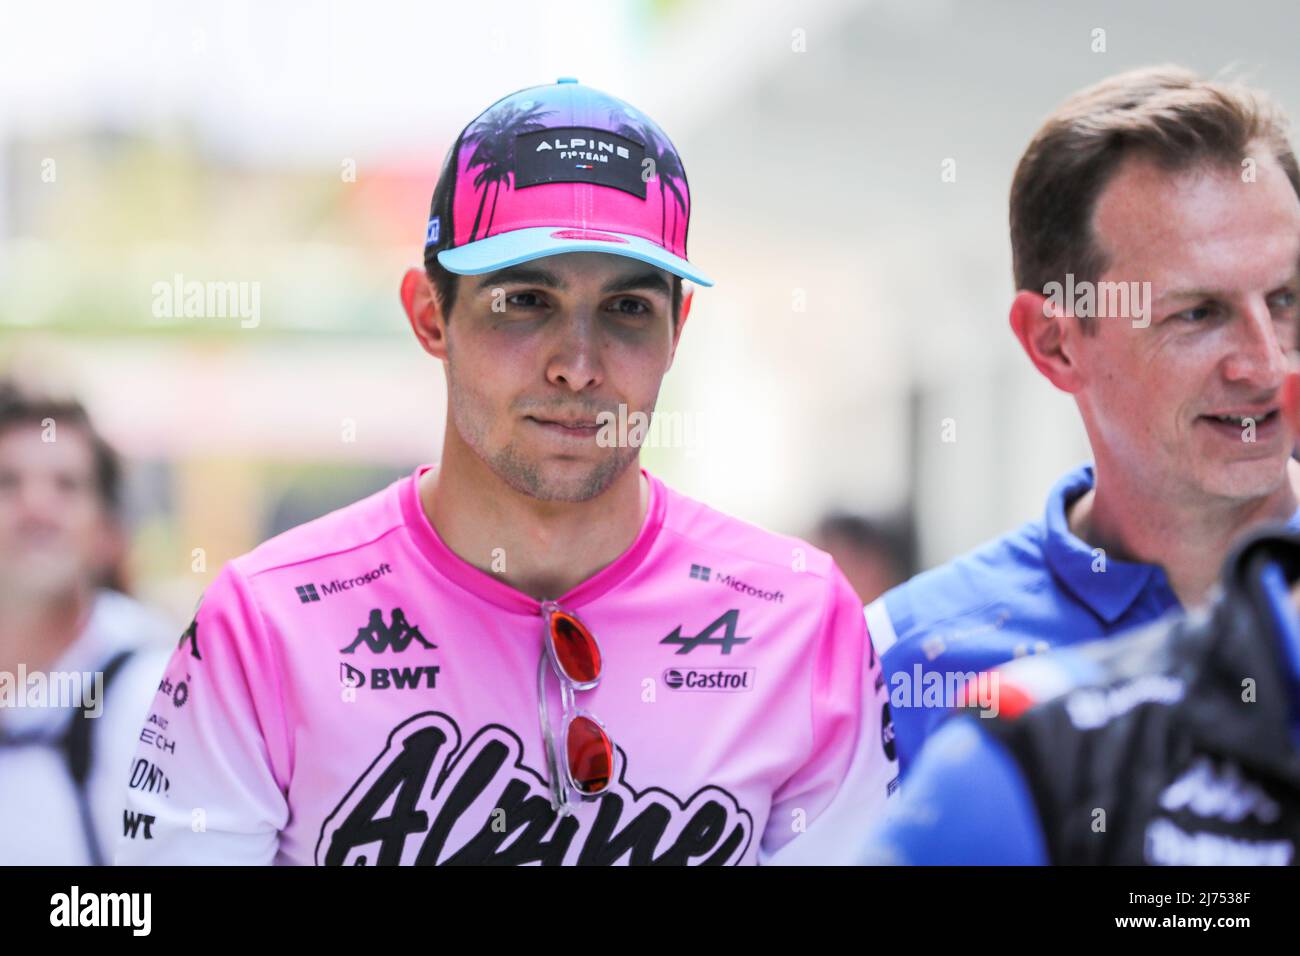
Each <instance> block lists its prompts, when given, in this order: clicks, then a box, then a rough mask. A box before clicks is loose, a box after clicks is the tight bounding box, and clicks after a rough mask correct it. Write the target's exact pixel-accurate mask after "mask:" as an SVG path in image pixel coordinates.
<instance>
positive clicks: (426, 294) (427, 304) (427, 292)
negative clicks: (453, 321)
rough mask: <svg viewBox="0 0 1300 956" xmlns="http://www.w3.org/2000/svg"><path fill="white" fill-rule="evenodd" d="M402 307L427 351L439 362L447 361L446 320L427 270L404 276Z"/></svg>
mask: <svg viewBox="0 0 1300 956" xmlns="http://www.w3.org/2000/svg"><path fill="white" fill-rule="evenodd" d="M402 308H404V309H405V310H406V318H407V320H408V321H409V322H410V323H411V330H412V331H413V332H415V337H416V338H417V339H419V340H420V345H422V346H423V347H424V350H425V351H426V352H428V353H429V354H430V355H432V356H433V357H434V358H436V359H442V360H446V358H447V323H446V319H445V317H444V316H443V314H442V310H441V309H440V308H439V307H438V297H437V296H436V295H435V294H434V291H433V283H432V282H430V281H429V277H428V275H426V274H425V272H424V270H423V269H414V268H412V269H407V270H406V275H404V276H402Z"/></svg>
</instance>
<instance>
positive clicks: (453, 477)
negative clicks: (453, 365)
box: [419, 449, 650, 600]
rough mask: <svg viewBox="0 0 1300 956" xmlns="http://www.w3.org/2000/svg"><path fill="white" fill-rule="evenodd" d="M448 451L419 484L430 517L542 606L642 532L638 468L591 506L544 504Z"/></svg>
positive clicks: (642, 488) (461, 549)
mask: <svg viewBox="0 0 1300 956" xmlns="http://www.w3.org/2000/svg"><path fill="white" fill-rule="evenodd" d="M448 451H450V449H444V458H443V461H442V462H441V464H439V465H438V466H435V467H434V468H431V469H429V470H428V471H427V472H425V473H424V475H423V476H422V477H421V479H420V488H419V493H420V503H421V505H422V506H423V508H424V513H425V514H426V515H428V517H429V521H430V522H431V523H432V524H433V526H434V528H435V529H436V530H437V532H438V535H439V536H440V537H441V538H442V540H443V541H444V542H445V543H446V545H447V547H449V548H450V549H451V550H452V551H453V552H454V553H455V554H456V555H457V556H458V557H460V558H461V559H462V560H464V561H466V562H468V563H469V564H472V565H474V566H475V567H476V568H479V569H480V570H482V571H486V572H487V573H489V574H491V575H493V576H494V577H497V578H499V579H501V580H502V581H504V582H505V583H506V584H509V585H510V586H511V587H513V588H515V589H516V590H519V591H522V592H523V593H525V594H528V595H530V596H531V597H533V598H535V599H537V600H547V599H554V598H558V597H560V595H562V594H565V593H566V592H568V591H570V590H572V589H573V588H574V587H576V586H577V585H578V584H581V583H582V582H583V581H585V580H587V578H589V577H591V576H592V575H594V574H596V573H597V572H598V571H600V570H601V569H602V568H605V567H607V566H609V565H610V564H612V563H613V562H614V561H615V559H617V558H618V556H619V555H620V554H622V553H623V552H624V551H626V550H627V549H628V548H629V547H631V545H632V542H633V541H635V540H636V537H637V535H638V534H639V533H640V531H641V526H642V524H643V523H644V520H645V514H646V508H647V506H648V504H649V492H650V489H649V484H648V482H646V481H645V479H644V478H643V476H642V475H641V469H640V468H639V467H637V466H636V464H635V462H634V463H633V464H632V465H630V466H628V468H627V469H625V470H624V471H623V473H622V474H620V475H619V476H618V477H617V478H616V479H615V480H614V483H613V484H612V485H610V487H609V488H607V489H606V490H605V491H604V492H602V493H601V494H600V495H598V496H597V497H595V498H592V499H590V500H588V501H583V502H560V501H539V500H538V499H536V498H532V497H529V496H528V495H526V494H523V493H522V492H519V491H516V490H515V489H514V488H511V487H510V486H509V485H507V484H506V483H505V482H503V481H502V480H501V479H500V478H498V477H497V476H496V474H495V473H493V472H492V471H491V469H489V468H487V466H486V465H484V464H483V463H482V460H481V459H479V458H478V456H477V455H473V454H472V453H471V454H469V455H465V454H459V455H457V454H452V455H448V454H446V452H448ZM466 458H472V459H473V460H472V461H467V460H466Z"/></svg>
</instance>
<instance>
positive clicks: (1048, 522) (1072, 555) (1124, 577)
mask: <svg viewBox="0 0 1300 956" xmlns="http://www.w3.org/2000/svg"><path fill="white" fill-rule="evenodd" d="M1095 481H1096V477H1095V475H1094V473H1093V469H1092V466H1091V465H1081V466H1080V467H1078V468H1076V469H1074V470H1073V471H1071V472H1069V473H1068V474H1066V475H1065V476H1064V477H1063V478H1062V479H1061V480H1060V481H1058V482H1057V483H1056V486H1055V487H1054V488H1052V490H1051V493H1050V494H1048V496H1047V512H1046V514H1045V516H1044V528H1045V532H1046V533H1045V536H1044V541H1043V555H1044V558H1045V559H1046V561H1047V566H1048V568H1050V569H1051V572H1052V575H1053V576H1054V577H1055V578H1056V580H1057V581H1059V582H1060V584H1061V586H1062V587H1064V588H1065V589H1066V590H1067V591H1069V592H1070V593H1071V594H1073V595H1074V596H1075V597H1076V598H1078V599H1079V600H1080V601H1082V602H1083V603H1084V604H1086V605H1087V606H1088V607H1089V608H1090V609H1091V610H1092V612H1093V613H1094V614H1096V615H1097V616H1098V617H1100V618H1101V619H1102V620H1103V621H1105V622H1106V623H1107V624H1114V623H1115V622H1116V621H1117V620H1119V619H1120V617H1122V616H1123V614H1124V613H1125V612H1126V611H1127V610H1128V609H1129V608H1130V607H1132V606H1133V602H1134V601H1136V600H1137V599H1138V597H1139V596H1140V595H1141V594H1142V592H1143V591H1145V590H1146V589H1147V588H1148V587H1150V586H1152V585H1153V584H1155V583H1156V582H1159V583H1162V584H1165V583H1166V582H1165V576H1164V571H1163V570H1162V569H1161V568H1159V567H1157V566H1156V565H1154V564H1142V563H1140V562H1135V561H1120V560H1118V559H1116V558H1112V557H1110V556H1109V555H1106V554H1104V553H1103V552H1101V550H1100V549H1098V548H1094V547H1092V546H1091V545H1090V544H1088V543H1087V542H1086V541H1084V540H1083V539H1082V538H1080V537H1078V536H1077V535H1076V534H1075V533H1074V532H1072V531H1071V530H1070V525H1069V522H1068V521H1067V520H1066V509H1067V508H1069V506H1070V505H1071V504H1072V503H1073V502H1075V501H1076V500H1077V499H1078V498H1079V496H1080V495H1082V494H1084V493H1085V492H1087V491H1088V490H1089V489H1091V488H1092V486H1093V484H1094V483H1095ZM1103 568H1104V570H1102V569H1103ZM1166 588H1167V584H1166ZM1170 598H1171V600H1173V601H1174V603H1177V602H1176V599H1173V597H1172V592H1170Z"/></svg>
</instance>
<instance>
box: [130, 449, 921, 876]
mask: <svg viewBox="0 0 1300 956" xmlns="http://www.w3.org/2000/svg"><path fill="white" fill-rule="evenodd" d="M428 467H429V466H427V465H426V466H422V467H420V468H418V469H417V470H416V471H415V473H414V474H413V475H411V476H409V477H407V478H404V479H401V480H400V481H397V482H395V483H394V484H392V485H391V486H389V487H388V488H386V489H385V490H383V491H380V492H378V493H377V494H374V495H372V496H370V497H369V498H366V499H364V500H362V501H359V502H357V503H355V504H352V505H350V506H348V507H346V508H342V509H340V510H339V511H336V512H333V513H332V514H329V515H326V516H324V517H322V518H319V519H317V520H315V521H312V522H310V523H308V524H305V525H302V526H301V527H298V528H294V529H293V530H291V531H288V532H286V533H284V534H282V535H279V536H278V537H276V538H273V539H271V540H270V541H267V542H266V543H264V544H262V545H261V546H259V547H258V548H256V549H254V550H253V551H251V552H249V553H248V554H245V555H243V556H241V557H239V558H236V559H234V560H233V561H231V562H229V563H228V564H227V565H226V566H225V567H224V568H223V569H222V571H221V573H220V574H219V575H218V577H217V578H216V580H215V581H214V582H213V583H212V585H211V586H210V587H209V588H208V590H207V592H206V593H205V594H204V597H203V600H202V603H201V605H200V607H199V610H198V613H197V615H196V617H195V620H194V623H193V624H192V625H191V627H190V628H189V629H188V630H187V631H186V632H185V634H184V635H183V636H182V638H181V642H180V644H179V646H178V647H177V648H176V650H175V652H174V653H173V655H172V658H171V661H170V663H169V664H168V667H167V671H166V675H165V677H164V678H163V680H162V683H161V684H160V686H159V689H158V693H157V694H156V695H155V699H154V702H153V707H152V709H151V713H150V714H149V716H148V718H147V719H146V722H145V725H144V727H143V730H142V733H141V738H140V742H139V746H138V752H137V755H136V756H137V758H138V759H140V760H144V761H145V763H146V764H147V767H148V772H147V773H139V774H135V775H133V778H132V786H131V788H130V789H129V790H128V791H127V793H126V798H127V799H126V809H125V813H124V834H123V837H122V840H121V843H120V847H119V853H118V862H119V863H232V864H233V863H239V864H249V863H272V862H274V863H281V864H313V863H314V864H343V865H354V864H379V863H403V864H437V863H487V862H510V863H546V864H558V863H649V862H673V863H683V864H699V863H713V864H736V863H755V862H763V863H767V862H787V861H789V862H842V861H843V860H844V859H845V858H844V856H843V855H842V853H843V847H846V846H847V847H850V848H851V847H853V846H856V845H857V844H856V841H855V840H854V839H852V837H853V835H854V834H855V833H856V832H857V831H858V830H859V829H861V828H863V827H864V826H865V825H866V824H867V823H869V822H871V821H872V820H873V819H874V818H875V817H876V816H877V815H878V812H879V810H880V808H881V806H882V804H883V803H884V800H885V798H886V794H887V793H889V792H892V790H893V787H894V778H895V776H896V767H895V764H894V763H893V761H892V760H891V759H890V758H889V756H888V755H887V753H888V752H889V751H890V750H891V749H892V748H890V747H889V746H888V744H889V741H888V740H887V736H888V734H887V730H888V728H887V727H886V726H882V724H884V723H885V722H886V721H887V716H886V715H887V710H886V709H885V701H886V693H885V689H884V686H883V681H882V679H881V676H880V666H879V662H878V660H877V659H876V658H875V655H874V653H873V651H872V649H871V644H870V642H869V640H868V639H867V637H866V630H865V624H864V620H863V615H862V606H861V603H860V602H859V601H858V599H857V598H856V596H855V595H854V593H853V591H852V589H851V588H850V587H849V585H848V583H847V581H846V580H845V579H844V576H843V575H842V574H841V573H840V571H839V569H838V568H836V567H835V565H834V564H833V562H832V561H831V559H830V557H829V556H828V555H826V554H825V553H824V552H822V551H819V550H817V549H815V548H813V547H811V546H810V545H808V544H806V543H804V542H802V541H799V540H798V539H795V538H789V537H785V536H782V535H777V534H772V533H770V532H767V531H763V530H762V529H760V528H756V527H754V526H753V525H750V524H746V523H745V522H742V521H739V520H737V519H735V518H730V517H728V516H726V515H723V514H720V513H719V512H717V511H714V510H713V509H711V508H709V507H707V506H705V505H703V504H701V503H699V502H697V501H694V500H692V499H690V498H687V497H685V496H683V495H680V494H678V493H676V492H674V491H672V490H671V489H669V488H667V487H665V486H664V485H663V484H662V483H661V482H660V481H659V480H658V479H656V478H654V477H653V476H650V475H648V474H647V478H648V480H649V485H650V500H649V507H648V509H647V514H646V517H645V522H644V525H643V527H642V528H641V531H640V533H639V534H638V536H637V538H636V540H635V541H634V542H633V543H632V545H631V546H630V547H629V548H628V549H627V550H626V551H625V552H624V553H623V554H622V555H620V556H619V557H618V559H617V560H615V561H614V562H613V563H612V564H610V565H609V566H608V567H606V568H604V569H603V570H602V571H600V572H599V573H597V574H595V575H594V576H593V577H591V578H589V579H588V580H586V581H584V582H583V583H581V584H579V585H578V586H577V587H575V588H574V589H573V590H571V591H570V592H569V593H567V594H565V595H562V596H560V597H559V598H558V599H557V600H558V602H559V603H560V605H561V606H562V607H564V608H566V609H568V610H571V611H573V612H575V613H576V614H577V615H578V616H579V617H581V618H582V619H583V620H584V621H585V622H586V624H587V625H588V626H589V627H590V628H591V630H592V631H593V633H594V634H595V635H596V637H597V640H598V641H599V642H600V644H601V648H602V651H603V654H604V672H603V675H602V678H601V682H600V685H599V686H598V687H597V688H596V689H594V690H592V691H587V692H579V693H578V703H579V705H580V706H581V707H582V708H583V709H585V710H587V711H590V712H591V713H593V714H595V715H596V716H597V717H599V718H600V719H601V721H602V722H603V723H604V724H605V726H606V728H607V729H608V731H609V733H610V735H611V737H612V738H613V740H614V743H615V745H616V754H615V766H614V780H613V782H612V783H611V785H610V787H609V788H608V790H607V791H606V793H605V794H604V795H603V796H601V797H600V798H599V799H597V800H593V801H589V802H584V803H582V804H580V805H579V807H578V809H577V811H576V812H575V813H574V814H572V815H571V816H569V817H567V818H559V819H557V815H556V814H555V813H554V812H553V811H552V810H551V806H550V802H549V798H548V788H547V786H546V778H545V774H546V758H545V751H544V748H543V738H542V733H541V728H540V723H539V717H538V700H537V694H538V690H537V666H538V659H539V656H540V654H541V653H542V651H543V630H542V617H541V612H540V606H539V603H538V602H537V601H536V600H534V599H533V598H531V597H529V596H528V595H526V594H523V593H522V592H520V591H518V590H516V589H514V588H512V587H511V586H510V585H508V584H506V583H505V582H504V581H502V580H500V579H499V578H497V577H494V576H493V574H491V573H489V572H485V571H481V570H479V569H478V568H475V567H474V566H472V565H470V564H469V563H467V562H466V561H464V560H462V559H461V558H459V557H457V556H456V555H455V554H454V553H453V552H452V551H450V550H449V549H448V547H447V546H446V545H445V544H444V543H443V541H442V540H441V538H439V536H438V534H437V532H436V531H435V530H434V528H433V527H432V525H431V524H430V523H429V520H428V518H427V517H426V515H425V513H424V510H423V508H422V507H421V504H420V500H419V496H418V486H417V480H418V478H419V475H420V474H422V473H423V472H424V471H426V470H427V469H428ZM485 557H486V556H485ZM547 686H548V692H549V694H550V707H551V714H552V719H553V721H555V723H556V726H557V727H558V720H559V717H558V715H559V713H560V699H559V689H558V684H557V682H556V680H555V678H554V675H550V676H549V677H548V685H547ZM846 837H848V839H845V838H846Z"/></svg>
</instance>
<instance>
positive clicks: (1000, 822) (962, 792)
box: [862, 372, 1300, 866]
mask: <svg viewBox="0 0 1300 956" xmlns="http://www.w3.org/2000/svg"><path fill="white" fill-rule="evenodd" d="M1282 404H1283V408H1284V410H1285V414H1286V416H1287V417H1288V418H1289V420H1290V425H1291V428H1292V429H1297V430H1300V373H1297V372H1293V373H1292V374H1290V375H1289V376H1288V378H1287V384H1286V386H1285V387H1284V389H1283V397H1282ZM1246 537H1247V540H1245V541H1244V542H1240V543H1238V544H1237V545H1236V546H1235V547H1234V549H1233V552H1232V554H1231V555H1230V557H1229V558H1228V560H1227V561H1225V563H1224V566H1223V569H1222V572H1221V576H1220V588H1219V590H1218V593H1217V595H1216V597H1215V600H1214V604H1213V606H1212V607H1211V608H1210V609H1209V610H1208V611H1194V612H1192V613H1189V614H1187V615H1186V616H1183V617H1181V618H1179V619H1177V620H1175V621H1173V622H1171V623H1157V624H1152V625H1148V626H1146V627H1142V628H1138V629H1137V630H1136V631H1134V632H1133V633H1131V634H1125V635H1121V636H1116V637H1113V638H1111V639H1109V640H1101V641H1092V642H1089V643H1086V644H1082V645H1078V646H1076V647H1070V648H1064V649H1062V650H1060V651H1058V652H1057V653H1054V654H1049V655H1046V656H1044V657H1029V658H1025V659H1022V660H1019V661H1013V662H1012V663H1010V664H1007V665H1005V666H1004V667H1002V668H999V671H998V687H999V698H1000V699H999V701H998V707H997V713H996V714H992V713H990V714H987V715H986V714H983V713H979V711H978V709H976V708H971V710H970V711H968V713H967V714H964V715H960V716H958V717H956V718H955V719H953V720H950V721H948V722H947V723H945V724H944V726H943V727H941V728H940V729H939V730H938V731H937V732H936V733H935V734H934V735H933V737H932V738H931V739H930V741H929V742H928V743H927V744H926V745H925V747H924V748H923V749H922V751H921V754H920V757H919V758H918V760H917V762H916V764H915V766H914V767H913V769H912V772H911V773H910V774H909V776H908V779H907V786H906V787H905V788H904V791H903V794H902V797H901V799H900V800H899V801H898V802H896V803H895V805H894V809H895V810H896V813H893V814H890V816H889V818H888V819H887V820H886V821H884V822H883V824H878V830H877V831H876V832H874V833H873V834H872V835H871V836H870V837H868V838H867V839H866V841H865V843H866V849H865V850H864V856H863V859H862V862H866V863H892V864H918V865H931V864H933V865H962V864H973V865H990V864H1008V865H1036V864H1046V863H1052V864H1118V865H1131V864H1163V865H1177V866H1188V865H1204V866H1233V865H1290V864H1294V863H1296V862H1297V854H1296V850H1297V844H1298V843H1300V533H1297V532H1296V531H1295V529H1294V528H1288V527H1286V526H1285V525H1273V526H1271V527H1267V528H1263V529H1260V530H1258V531H1256V532H1254V533H1248V534H1247V536H1246ZM977 713H978V714H979V716H978V717H977V716H975V715H976V714H977Z"/></svg>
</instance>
